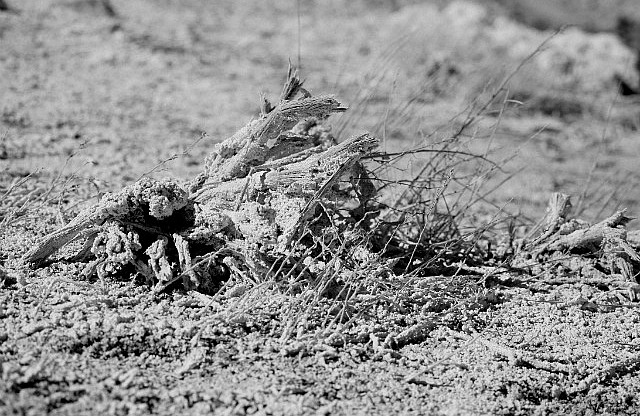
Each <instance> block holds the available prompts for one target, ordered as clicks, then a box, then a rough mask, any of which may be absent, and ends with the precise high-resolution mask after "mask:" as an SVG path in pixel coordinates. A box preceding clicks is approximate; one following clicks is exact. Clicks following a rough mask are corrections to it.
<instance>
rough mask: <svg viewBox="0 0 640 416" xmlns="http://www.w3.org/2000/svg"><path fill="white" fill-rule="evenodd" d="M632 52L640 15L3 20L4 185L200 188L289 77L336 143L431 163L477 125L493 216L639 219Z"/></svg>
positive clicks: (97, 10)
mask: <svg viewBox="0 0 640 416" xmlns="http://www.w3.org/2000/svg"><path fill="white" fill-rule="evenodd" d="M639 49H640V8H639V7H637V1H636V0H626V1H623V0H620V1H615V0H610V1H605V0H566V1H565V0H557V1H553V0H477V1H470V0H469V1H457V0H456V1H437V0H431V1H427V0H425V1H416V0H375V1H373V0H367V1H365V0H323V1H310V0H299V1H297V0H265V1H242V2H238V1H233V0H215V1H212V0H55V1H54V0H51V1H48V0H20V1H18V0H13V1H12V0H5V1H0V97H1V101H0V186H2V187H3V188H5V189H6V188H7V187H9V186H11V185H12V184H16V182H17V181H19V180H20V179H21V178H24V177H26V176H27V175H29V174H31V175H32V178H36V179H37V180H39V181H44V182H50V181H52V180H54V179H56V178H63V179H64V178H69V183H71V182H73V184H74V185H73V186H71V187H69V188H68V189H69V191H68V193H69V195H68V196H67V197H65V198H64V201H69V202H72V201H73V199H74V198H76V199H77V198H78V197H82V198H85V199H86V198H97V196H98V195H99V194H100V193H101V192H104V191H109V190H115V189H119V188H120V187H121V186H122V185H124V184H127V183H130V182H131V181H133V180H135V179H137V178H138V177H140V175H142V174H144V173H145V172H152V174H153V175H155V176H175V177H179V178H184V179H188V178H191V177H193V176H195V175H196V174H197V173H198V172H199V171H200V166H201V161H202V160H203V158H204V156H205V155H206V154H207V153H208V152H209V151H210V150H211V147H212V146H213V144H214V143H216V142H219V141H221V140H223V139H225V138H226V137H228V136H230V135H231V134H233V132H235V131H236V130H237V129H238V128H240V127H242V126H243V125H244V124H246V123H247V122H248V121H249V120H250V119H251V118H254V117H256V116H257V114H258V110H259V93H260V92H264V93H266V94H267V96H269V97H272V98H273V99H276V97H277V95H278V93H279V90H280V88H281V85H282V83H283V81H284V79H285V76H286V70H287V66H288V65H289V62H292V63H293V64H294V65H299V66H300V71H301V75H302V78H304V79H305V80H306V84H305V85H306V87H307V88H308V89H309V90H310V91H311V92H312V93H314V94H318V93H331V94H335V95H336V96H337V97H338V99H339V100H340V101H341V102H343V103H344V104H345V105H347V106H349V107H350V111H348V112H347V113H346V114H344V115H343V116H340V117H337V118H335V119H332V121H331V124H332V125H333V131H334V133H335V135H336V136H337V137H338V139H344V138H345V137H346V136H348V135H350V134H353V133H355V132H359V131H362V130H368V131H370V132H371V133H372V134H374V135H376V136H377V137H379V138H380V139H381V140H382V147H383V149H384V150H387V151H398V150H404V149H409V148H415V147H420V146H431V145H433V146H437V145H438V143H442V142H443V141H446V140H447V138H449V137H451V136H452V134H455V132H457V131H459V130H460V127H461V126H462V125H464V122H465V119H466V117H467V116H468V115H469V114H472V113H474V111H476V110H482V111H479V112H478V117H477V118H476V119H474V124H473V126H472V127H471V128H467V129H465V131H464V132H463V134H462V135H460V137H459V139H460V140H461V144H460V147H459V148H464V149H468V150H469V151H470V152H474V153H478V154H482V155H487V156H489V157H490V158H491V159H492V160H494V161H496V162H497V163H498V164H499V166H500V167H501V169H502V170H503V171H501V172H494V173H495V175H491V177H489V176H487V177H479V178H478V179H477V180H478V181H479V182H483V181H485V182H486V183H482V184H481V185H482V186H486V187H487V189H491V190H493V191H492V192H491V193H490V194H489V195H488V196H487V198H489V199H490V201H491V203H492V204H494V206H500V207H508V209H509V210H511V212H514V213H521V214H522V215H525V216H527V215H530V216H532V217H539V216H540V215H541V214H542V210H543V208H544V206H545V205H546V201H547V198H548V196H549V194H550V193H551V192H553V191H562V192H566V193H571V194H573V195H575V201H576V202H575V203H574V205H578V206H579V208H580V210H582V211H584V213H585V215H589V216H591V217H595V216H601V215H602V213H603V212H604V213H606V214H608V213H609V211H610V210H612V209H613V208H615V207H617V206H627V207H628V208H629V209H630V212H631V214H632V215H633V214H635V215H639V214H640V209H638V207H637V206H638V202H639V201H640V190H638V186H637V184H638V179H640V171H639V170H638V169H637V166H638V161H639V160H640V159H639V158H640V133H639V132H638V128H639V127H640V98H639V97H640V95H638V92H639V88H640V85H639V79H638V77H639V74H638V69H639V67H640V63H639V60H638V52H639ZM505 80H507V81H508V82H506V83H505V82H504V81H505ZM485 103H487V105H486V106H484V104H485ZM483 107H484V108H483ZM203 132H204V133H206V134H207V137H205V138H204V139H202V140H199V141H198V139H199V138H200V137H201V135H202V133H203ZM423 157H424V156H423ZM168 159H175V160H171V161H170V163H162V162H163V161H166V160H168ZM420 163H424V161H422V162H419V161H416V165H419V164H420ZM407 169H413V167H412V166H411V163H409V166H408V167H407ZM455 169H461V170H464V169H466V168H465V167H464V166H461V167H455ZM505 209H507V208H505Z"/></svg>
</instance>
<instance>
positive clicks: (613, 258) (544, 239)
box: [511, 193, 640, 282]
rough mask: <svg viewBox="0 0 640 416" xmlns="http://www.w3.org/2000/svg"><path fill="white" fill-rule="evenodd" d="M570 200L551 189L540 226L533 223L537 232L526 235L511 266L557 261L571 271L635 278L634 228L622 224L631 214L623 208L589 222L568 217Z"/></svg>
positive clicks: (639, 262)
mask: <svg viewBox="0 0 640 416" xmlns="http://www.w3.org/2000/svg"><path fill="white" fill-rule="evenodd" d="M570 210H571V201H570V197H569V196H568V195H565V194H560V193H555V194H553V195H552V196H551V198H550V199H549V204H548V208H547V215H546V221H543V222H541V224H542V223H545V226H544V227H540V226H539V227H536V229H537V232H539V235H537V236H535V231H534V233H532V234H534V235H530V236H529V238H528V239H527V241H525V242H524V244H522V248H521V249H520V250H519V251H518V252H517V253H516V255H515V256H514V259H513V260H512V262H511V266H512V267H516V268H521V267H529V268H530V267H532V265H543V266H544V265H545V264H549V265H558V264H561V265H563V266H565V267H568V268H569V269H571V270H573V271H574V272H579V273H580V272H585V273H586V272H587V271H589V272H591V271H593V270H605V271H606V272H608V273H609V274H618V275H621V276H622V277H623V278H624V280H626V281H632V282H635V281H636V277H635V276H636V275H637V274H638V271H639V270H640V255H639V254H638V252H637V250H636V248H638V247H639V246H640V244H639V241H640V238H639V237H638V235H639V234H638V232H637V231H636V232H633V231H632V232H627V230H626V229H625V228H624V227H625V226H626V225H627V223H628V222H629V221H631V218H629V217H627V216H626V215H625V210H620V211H617V212H615V213H614V214H613V215H611V216H609V217H608V218H605V219H604V220H602V221H600V222H598V223H595V224H589V223H587V222H585V221H581V220H578V219H574V218H570V217H569V214H570Z"/></svg>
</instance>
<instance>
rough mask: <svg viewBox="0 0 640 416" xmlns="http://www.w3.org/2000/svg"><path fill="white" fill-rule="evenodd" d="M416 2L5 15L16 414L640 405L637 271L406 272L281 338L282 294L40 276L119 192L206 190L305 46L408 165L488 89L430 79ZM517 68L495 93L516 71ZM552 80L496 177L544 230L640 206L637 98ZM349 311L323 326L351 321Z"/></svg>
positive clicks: (346, 121)
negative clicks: (33, 259) (407, 155)
mask: <svg viewBox="0 0 640 416" xmlns="http://www.w3.org/2000/svg"><path fill="white" fill-rule="evenodd" d="M409 3H419V2H403V1H397V2H394V1H388V2H387V1H375V2H369V1H339V0H331V1H326V2H322V3H321V4H320V3H317V4H316V3H313V2H308V1H301V2H300V4H299V7H300V20H299V22H298V17H297V16H298V15H297V11H298V4H297V3H296V2H294V1H265V2H234V1H225V0H220V1H216V2H209V1H204V0H202V1H199V0H190V1H188V2H180V1H171V0H161V1H146V0H135V1H124V0H122V1H120V0H112V1H111V2H110V3H109V4H111V5H112V6H113V12H114V13H111V11H112V10H110V9H109V8H108V7H107V8H105V3H103V2H101V1H90V0H86V1H81V0H65V1H40V0H38V1H35V0H34V1H23V2H17V1H14V2H11V4H12V5H15V11H9V12H0V97H2V101H1V104H0V139H1V140H0V186H1V187H0V193H1V194H3V195H4V196H3V198H4V201H2V202H1V203H2V204H3V205H2V207H3V218H4V219H5V221H4V222H3V226H2V230H0V233H1V239H2V240H1V241H2V242H1V246H0V259H1V262H2V265H3V268H4V271H3V275H0V283H2V287H1V288H0V369H1V371H0V392H1V393H0V413H2V414H33V415H36V414H48V413H50V414H116V415H120V414H150V413H153V414H584V415H592V414H637V413H638V411H639V410H640V387H639V386H640V383H639V380H638V373H637V370H638V369H640V352H639V349H640V338H639V335H638V328H639V321H640V315H639V314H638V309H637V307H638V303H637V302H635V297H636V296H635V294H634V293H629V292H630V291H631V292H633V290H635V288H636V287H635V286H633V285H629V284H627V285H626V286H624V285H622V284H621V282H620V281H619V280H615V279H613V278H612V280H611V283H610V284H609V283H607V282H606V281H605V282H604V283H603V282H602V280H598V281H595V280H594V279H592V280H589V279H582V278H581V277H580V276H572V275H571V274H569V273H567V271H566V270H563V269H562V268H560V267H559V268H558V269H555V270H554V271H553V273H550V272H549V270H546V273H544V274H542V275H536V274H534V275H515V274H514V275H500V276H493V277H489V278H487V277H486V276H485V277H484V278H483V277H482V276H479V275H457V276H425V277H423V278H421V279H403V278H397V279H391V280H390V281H389V282H388V286H389V288H390V289H389V293H393V296H394V298H393V299H385V300H383V299H374V300H371V299H369V298H367V297H366V296H363V298H362V299H361V300H360V303H358V304H357V305H353V306H352V307H353V308H354V310H358V311H359V315H358V318H357V319H355V320H354V321H353V322H351V324H350V325H345V326H344V330H343V331H342V332H340V331H337V332H336V335H335V336H333V337H330V339H329V340H328V341H327V340H321V341H318V340H317V339H316V338H314V337H310V336H307V335H305V334H306V333H305V331H303V330H299V336H298V337H296V336H293V337H291V338H289V339H286V340H282V339H281V335H282V328H283V327H284V326H286V324H287V322H289V321H290V322H294V323H296V324H300V322H299V321H300V320H299V319H293V318H292V317H291V313H292V312H291V311H294V312H295V310H296V309H295V308H294V307H293V306H292V305H295V300H292V299H290V298H289V297H287V296H285V295H284V294H282V293H279V292H277V291H274V290H271V289H270V288H266V287H260V286H258V287H253V288H248V289H247V291H246V292H245V293H236V294H234V295H229V296H227V297H223V298H221V297H211V296H207V295H204V294H199V293H197V292H181V291H175V292H171V293H162V294H159V295H155V294H153V293H152V292H151V291H150V290H149V288H148V287H147V286H145V285H143V284H140V282H136V281H130V279H128V278H123V279H120V280H118V279H112V280H105V281H84V280H82V279H80V278H79V272H80V270H81V269H82V265H81V264H64V263H54V264H52V265H50V266H47V267H45V268H41V269H37V270H31V269H28V268H26V267H25V266H24V265H21V264H20V262H19V258H20V256H21V255H22V254H23V253H24V252H25V251H26V250H27V249H29V248H30V247H31V246H32V245H33V244H34V243H35V242H36V241H37V240H38V239H39V238H41V237H42V236H43V235H44V234H45V233H47V232H50V231H53V230H54V229H56V228H57V227H59V226H60V225H61V224H63V223H65V222H66V221H68V220H69V219H70V218H72V216H73V215H74V214H75V213H76V212H77V211H78V209H79V207H80V206H81V205H82V204H83V203H86V202H87V201H88V202H95V201H97V199H98V198H99V197H100V196H101V195H102V194H103V193H104V192H107V191H113V190H118V189H120V188H121V187H122V186H123V185H126V184H129V183H131V182H133V181H134V180H136V179H137V178H139V177H140V176H141V175H143V174H145V173H150V174H151V175H152V176H156V177H162V176H173V177H177V178H182V179H187V178H191V177H193V176H195V175H196V174H197V173H198V172H199V171H200V166H201V161H202V160H203V158H204V156H205V155H206V154H207V153H208V151H209V149H210V148H211V146H212V145H213V143H216V142H218V141H220V140H222V139H224V138H226V137H228V136H229V135H231V134H232V133H233V132H234V131H235V130H236V129H238V128H239V127H241V126H242V125H244V124H245V123H246V122H247V121H249V120H250V119H251V118H252V117H255V116H256V114H257V112H258V109H259V107H258V103H259V99H258V98H259V96H258V93H259V92H261V91H263V92H265V93H266V94H267V95H270V96H276V95H277V94H278V92H279V88H280V86H281V84H282V82H283V80H284V75H285V72H286V67H287V65H288V61H289V59H291V60H292V61H293V62H294V63H295V62H297V60H298V51H299V52H300V57H301V64H302V75H303V78H305V79H306V85H307V86H308V88H310V89H312V90H313V92H326V93H333V94H336V95H337V96H338V97H339V98H340V99H341V100H342V101H343V102H345V103H346V104H348V105H349V106H350V107H351V112H350V113H347V114H346V115H345V116H342V117H343V118H340V117H338V118H336V119H335V120H333V121H332V123H333V125H334V132H336V133H337V134H338V135H339V136H340V137H344V136H346V135H348V134H350V133H352V132H355V131H360V130H368V131H371V133H372V134H374V135H377V136H378V137H381V138H382V139H383V146H384V147H385V148H386V149H387V150H393V149H399V148H403V147H405V146H408V145H411V144H414V143H416V142H418V141H419V140H421V138H422V137H425V136H426V135H428V133H429V132H431V131H433V130H435V129H436V128H437V127H438V126H442V125H447V124H446V123H447V122H448V121H449V120H450V119H451V117H452V116H453V115H455V114H457V113H460V112H464V110H465V108H466V105H467V103H468V102H469V100H470V98H472V97H469V89H467V90H466V92H465V91H464V89H463V91H462V92H459V91H458V92H455V93H454V92H453V91H454V90H456V88H455V86H456V84H457V83H459V84H463V85H465V88H466V86H467V84H465V82H466V81H460V80H457V79H455V78H454V79H453V81H452V80H451V79H450V78H448V77H447V76H444V78H442V79H439V78H438V79H436V81H433V79H434V78H433V77H432V75H433V74H431V75H429V77H430V78H428V81H429V82H426V81H425V74H424V72H425V70H424V69H423V68H422V67H421V66H420V65H421V61H420V59H422V58H420V59H418V58H419V57H420V56H423V55H421V53H422V52H421V50H420V49H419V48H420V45H422V44H429V45H430V44H431V43H429V42H427V40H425V39H421V38H417V39H416V38H410V39H409V41H405V40H403V39H405V38H404V37H403V36H404V35H405V33H403V28H404V27H405V26H406V25H405V23H406V22H407V21H406V19H407V16H411V15H412V14H417V13H418V11H420V10H422V9H420V7H422V6H423V5H420V4H418V5H417V6H416V5H414V4H409ZM432 3H433V2H432ZM439 3H446V2H439ZM410 7H413V8H412V9H410ZM415 7H418V8H415ZM407 11H409V12H407ZM299 29H300V30H299ZM298 34H300V36H298ZM298 39H300V41H299V42H298ZM403 48H404V49H403ZM387 57H388V58H387ZM425 59H426V58H425ZM422 64H424V62H422ZM453 64H457V63H456V62H453ZM425 65H426V64H425ZM505 66H509V65H508V63H507V64H506V65H505ZM439 68H441V67H439ZM461 68H462V67H461ZM494 68H497V69H496V71H497V72H496V73H495V74H489V75H488V76H486V75H485V78H482V79H486V80H489V79H491V78H492V76H493V75H495V76H496V77H498V76H503V75H504V74H505V73H509V71H510V70H511V69H512V68H499V67H494ZM498 69H500V70H501V71H502V72H500V71H498ZM445 73H447V71H445ZM378 74H383V75H384V76H383V77H377V75H378ZM448 74H449V75H452V74H453V72H451V71H449V73H448ZM452 76H453V75H452ZM425 82H426V85H427V87H426V89H425V90H424V91H426V92H424V94H423V95H421V94H419V93H416V91H418V92H420V91H422V90H420V89H419V88H418V89H416V88H414V87H415V86H417V85H421V83H422V84H424V83H425ZM487 82H488V81H487ZM519 82H520V84H518V85H519V86H520V87H521V86H522V85H523V83H525V81H522V80H520V81H519ZM376 83H377V84H376ZM374 84H375V86H374V87H372V85H374ZM473 85H474V88H475V90H473V91H476V92H478V91H480V90H481V89H482V88H481V87H479V85H482V82H480V83H479V82H476V83H475V84H473ZM551 89H552V88H549V89H548V90H544V91H543V90H540V91H537V92H536V94H534V96H533V98H532V99H531V102H529V103H528V102H526V101H525V102H524V104H523V105H522V106H520V105H514V106H513V107H508V108H507V109H506V110H505V111H504V112H499V111H495V112H494V113H492V114H488V115H487V116H486V117H484V118H483V120H482V121H481V122H480V123H479V127H478V130H477V136H478V137H477V138H478V140H480V142H479V144H478V143H477V142H474V141H471V140H470V141H469V144H468V147H469V149H472V150H478V149H486V148H490V149H491V152H492V153H491V154H492V155H493V157H494V158H495V159H496V160H504V162H503V166H504V168H505V170H506V171H507V173H505V174H504V176H498V177H496V178H493V179H492V180H491V181H488V185H487V186H491V184H492V183H499V182H500V181H502V179H504V177H505V176H513V177H512V179H511V180H510V181H508V182H506V183H505V184H504V185H503V186H501V187H500V188H499V189H498V190H497V191H496V192H495V193H493V194H492V195H491V202H492V203H493V204H495V205H496V206H501V207H502V206H504V207H505V208H504V209H505V210H506V211H508V212H511V213H518V214H519V216H518V218H519V220H518V221H519V224H523V225H526V224H531V223H532V221H533V220H535V219H538V218H540V217H541V216H542V214H543V210H544V206H545V204H546V200H547V198H548V196H549V194H550V193H551V192H553V191H562V192H566V193H570V194H573V195H575V196H577V197H578V198H577V199H578V200H580V201H582V203H578V204H577V205H578V207H579V208H581V210H582V211H583V212H582V213H581V216H582V217H584V218H586V219H593V218H596V217H598V218H602V217H603V216H605V215H608V214H610V213H611V212H612V211H613V209H614V208H616V207H619V206H625V207H628V209H629V213H630V215H631V216H637V215H640V211H639V210H638V202H639V201H640V192H639V191H638V187H637V183H638V179H639V177H638V175H639V173H638V170H637V160H638V157H639V156H640V140H639V139H640V136H639V134H638V127H639V126H640V107H639V105H638V99H637V98H634V97H633V96H629V97H623V96H620V94H619V93H618V92H617V91H616V90H615V88H614V89H611V90H606V91H603V92H601V93H599V94H598V95H594V96H587V97H584V96H580V97H572V96H569V98H568V99H566V100H564V101H560V100H557V97H556V96H554V95H552V94H551V95H550V94H549V90H551ZM514 90H517V88H516V87H514ZM523 90H524V89H523V88H520V90H517V91H523ZM456 91H457V90H456ZM536 97H546V98H545V99H547V98H548V97H552V98H553V99H555V100H556V101H553V100H551V101H550V102H551V103H552V104H551V105H550V106H551V107H549V106H548V105H547V106H545V105H544V104H540V103H544V102H546V101H544V100H538V101H536ZM563 97H564V96H563ZM530 98H531V97H530ZM409 99H413V101H411V102H412V105H411V107H410V108H409V109H408V110H406V111H405V110H404V108H405V107H403V106H402V103H406V102H407V100H409ZM532 103H533V104H532ZM536 103H537V104H536ZM549 108H551V109H550V110H549ZM349 114H351V115H349ZM385 114H386V116H385ZM389 114H391V116H389ZM393 116H397V117H396V118H395V119H394V118H393ZM349 117H351V118H349ZM498 121H499V122H500V123H499V124H498V125H496V123H497V122H498ZM203 132H204V133H206V137H204V138H203V139H201V140H198V139H199V138H200V137H201V135H202V133H203ZM487 132H490V133H491V135H490V138H487V137H485V136H484V134H485V133H487ZM442 134H446V131H445V132H444V133H442ZM174 155H178V157H176V158H175V160H171V161H170V162H168V163H162V162H163V161H166V160H167V159H170V158H172V156H174ZM29 175H30V176H29ZM24 178H27V180H26V181H25V182H24V183H23V182H20V181H21V179H24ZM492 181H493V182H492ZM583 195H584V198H579V197H580V196H583ZM24 201H28V204H27V205H26V206H25V207H24V209H18V210H17V211H16V212H17V214H16V215H15V216H9V215H8V214H7V213H8V212H11V210H10V208H20V207H21V204H22V203H24ZM486 215H487V214H486V212H484V211H483V212H482V213H481V215H480V214H479V217H482V218H485V217H486ZM636 227H637V225H636ZM636 227H634V223H632V224H631V226H630V228H632V229H633V228H636ZM626 283H629V282H626ZM321 306H322V305H321ZM325 306H327V305H325ZM330 306H331V305H330V304H328V306H327V308H326V310H329V312H327V313H328V314H329V315H327V316H328V317H329V318H327V316H325V312H324V310H320V311H319V312H318V313H317V314H316V315H313V314H312V315H311V316H310V317H308V321H309V322H307V323H305V324H304V325H306V327H314V326H322V321H323V320H325V319H333V318H331V316H332V315H331V312H330V309H331V308H330ZM333 315H335V312H334V313H333ZM304 325H303V326H304ZM416 327H418V328H422V332H421V335H420V336H417V337H414V338H410V339H408V340H407V341H406V342H403V343H402V344H401V345H394V344H393V343H391V344H387V343H384V342H383V341H384V340H385V339H387V338H388V337H389V336H392V338H393V336H396V337H397V336H398V335H400V334H402V333H403V331H406V330H408V329H411V328H416ZM341 337H342V338H341ZM345 340H346V341H345ZM383 344H384V345H383Z"/></svg>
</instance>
